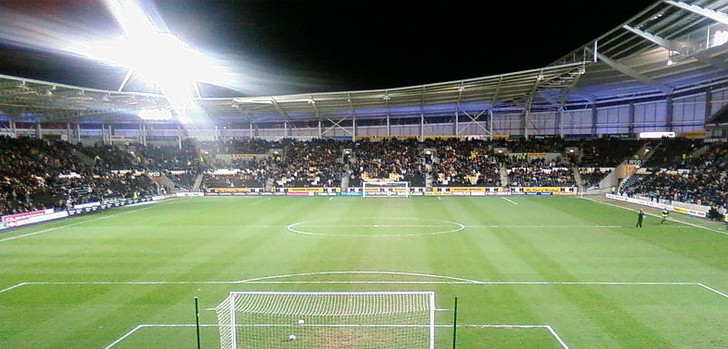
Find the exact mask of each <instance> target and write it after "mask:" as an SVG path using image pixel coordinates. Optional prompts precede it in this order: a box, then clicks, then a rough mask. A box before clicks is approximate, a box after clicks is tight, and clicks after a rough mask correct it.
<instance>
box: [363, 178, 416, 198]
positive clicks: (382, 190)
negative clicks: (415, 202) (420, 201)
mask: <svg viewBox="0 0 728 349" xmlns="http://www.w3.org/2000/svg"><path fill="white" fill-rule="evenodd" d="M409 194H410V190H409V182H364V183H363V187H362V196H363V197H365V198H366V197H385V198H406V197H409Z"/></svg>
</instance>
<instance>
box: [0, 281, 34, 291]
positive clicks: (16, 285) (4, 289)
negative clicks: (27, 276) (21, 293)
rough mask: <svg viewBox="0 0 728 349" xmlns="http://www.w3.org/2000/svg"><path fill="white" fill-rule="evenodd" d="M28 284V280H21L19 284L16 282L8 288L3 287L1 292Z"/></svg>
mask: <svg viewBox="0 0 728 349" xmlns="http://www.w3.org/2000/svg"><path fill="white" fill-rule="evenodd" d="M27 284H28V283H27V282H21V283H19V284H15V285H13V286H10V287H6V288H3V289H2V290H0V293H3V292H7V291H10V290H12V289H15V288H18V287H20V286H23V285H27Z"/></svg>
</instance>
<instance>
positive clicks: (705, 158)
mask: <svg viewBox="0 0 728 349" xmlns="http://www.w3.org/2000/svg"><path fill="white" fill-rule="evenodd" d="M621 192H622V193H623V194H625V195H628V196H634V195H641V196H645V197H649V198H650V199H652V200H659V201H662V200H667V201H672V200H675V201H680V202H688V203H694V204H699V205H706V206H712V207H718V208H720V207H723V208H726V207H728V149H727V148H726V147H725V146H724V145H723V144H715V145H713V146H710V147H709V148H708V149H707V150H706V151H705V152H704V153H703V154H702V155H699V156H685V157H682V156H680V157H679V158H677V159H675V160H674V161H673V162H672V163H671V164H670V165H669V166H667V167H660V168H656V169H653V170H651V171H649V173H646V174H641V175H633V176H632V177H631V178H630V180H629V181H627V182H625V183H624V184H623V185H622V187H621Z"/></svg>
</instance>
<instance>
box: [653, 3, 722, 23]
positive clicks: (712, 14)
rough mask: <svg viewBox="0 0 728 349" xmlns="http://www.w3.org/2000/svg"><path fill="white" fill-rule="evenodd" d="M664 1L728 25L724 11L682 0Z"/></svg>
mask: <svg viewBox="0 0 728 349" xmlns="http://www.w3.org/2000/svg"><path fill="white" fill-rule="evenodd" d="M663 2H664V3H666V4H670V5H672V6H675V7H679V8H681V9H683V10H687V11H690V12H692V13H695V14H698V15H701V16H703V17H707V18H710V19H712V20H714V21H716V22H719V23H723V24H726V25H728V15H727V14H725V13H723V12H718V11H714V10H711V9H707V8H704V7H700V6H697V5H691V4H688V3H685V2H682V1H672V0H663Z"/></svg>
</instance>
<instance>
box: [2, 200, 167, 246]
mask: <svg viewBox="0 0 728 349" xmlns="http://www.w3.org/2000/svg"><path fill="white" fill-rule="evenodd" d="M152 207H154V206H149V207H143V208H140V209H138V210H132V211H124V212H119V213H117V214H112V215H108V216H103V217H97V218H94V219H89V220H85V221H83V222H75V223H69V224H65V225H62V226H60V227H54V228H48V229H43V230H39V231H35V232H32V233H27V234H22V235H16V236H11V237H7V238H4V239H0V243H1V242H5V241H10V240H15V239H20V238H24V237H28V236H33V235H38V234H43V233H47V232H51V231H54V230H58V229H63V228H68V227H73V226H76V225H79V224H85V223H91V222H96V221H100V220H102V219H107V218H112V217H118V216H122V215H125V214H128V213H132V212H139V211H144V210H148V209H150V208H152Z"/></svg>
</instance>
